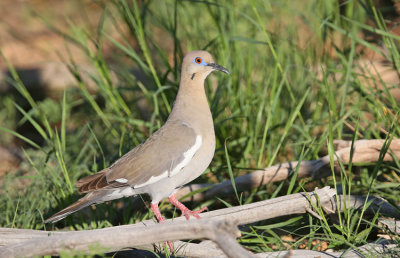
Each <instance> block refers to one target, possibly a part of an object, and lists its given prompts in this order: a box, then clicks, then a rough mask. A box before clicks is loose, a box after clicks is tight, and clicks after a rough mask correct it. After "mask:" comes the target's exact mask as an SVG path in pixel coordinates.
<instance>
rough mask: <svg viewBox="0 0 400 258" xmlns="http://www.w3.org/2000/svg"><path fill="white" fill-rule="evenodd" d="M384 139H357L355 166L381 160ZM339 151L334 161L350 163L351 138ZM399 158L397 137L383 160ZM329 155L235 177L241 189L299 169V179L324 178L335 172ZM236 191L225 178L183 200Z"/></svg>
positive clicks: (183, 192)
mask: <svg viewBox="0 0 400 258" xmlns="http://www.w3.org/2000/svg"><path fill="white" fill-rule="evenodd" d="M384 142H385V141H384V140H359V141H356V142H354V149H353V154H352V155H353V156H352V163H353V166H357V165H360V164H361V165H362V164H365V163H373V162H377V161H378V160H379V155H380V151H381V149H382V145H383V144H384ZM334 145H335V147H336V148H337V149H338V150H337V151H336V156H335V157H334V158H335V162H337V160H338V158H339V159H340V161H341V162H342V163H343V164H345V165H346V164H348V163H349V162H350V156H351V141H335V142H334ZM392 155H394V156H396V157H397V158H400V139H394V140H393V141H392V142H391V144H390V150H389V151H388V152H387V153H386V155H385V156H384V158H383V161H393V156H392ZM329 164H330V161H329V156H328V155H326V156H324V157H322V158H320V159H317V160H311V161H302V162H300V163H299V162H298V161H292V162H286V163H282V164H278V165H275V166H272V167H268V168H265V169H263V170H256V171H254V172H252V173H249V174H246V175H243V176H239V177H237V178H235V184H236V188H237V190H238V191H247V190H250V189H253V188H256V187H260V186H262V185H266V184H269V183H273V182H279V181H283V180H286V179H287V178H288V177H289V176H290V175H291V174H292V173H293V172H294V171H295V170H296V169H297V178H304V177H313V178H321V177H326V176H329V175H331V174H332V172H331V170H330V168H329ZM210 185H211V184H192V185H188V186H186V187H183V188H181V189H180V190H179V191H178V192H177V193H176V197H177V198H178V199H181V198H182V197H184V196H186V195H190V193H191V192H193V191H197V190H200V189H203V188H205V187H209V186H210ZM233 193H234V189H233V187H232V182H231V180H225V181H223V182H221V183H219V184H216V185H214V186H212V187H211V188H210V189H208V190H206V191H204V192H201V193H197V194H195V195H193V196H191V197H190V198H186V199H184V201H202V200H208V199H211V198H212V197H214V196H227V195H231V194H233Z"/></svg>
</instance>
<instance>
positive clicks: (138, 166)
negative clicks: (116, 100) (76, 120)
mask: <svg viewBox="0 0 400 258" xmlns="http://www.w3.org/2000/svg"><path fill="white" fill-rule="evenodd" d="M213 70H219V71H222V72H224V73H227V74H229V72H228V70H227V69H226V68H224V67H222V66H220V65H218V64H216V63H214V60H213V58H212V56H211V54H209V53H208V52H206V51H192V52H190V53H188V54H187V55H186V56H185V58H184V59H183V62H182V72H181V82H180V85H179V90H178V94H177V96H176V100H175V103H174V107H173V109H172V111H171V114H170V115H169V117H168V120H167V122H166V123H165V124H164V126H162V127H161V128H160V129H159V130H158V131H156V132H155V133H154V134H153V135H151V136H150V137H149V138H148V139H147V140H146V141H145V142H144V143H142V144H141V145H139V146H137V147H135V148H134V149H132V150H131V151H129V152H128V153H126V154H125V155H124V156H122V157H121V158H120V159H118V160H117V161H116V162H115V163H114V164H112V165H111V166H110V167H108V168H106V169H103V170H101V171H99V172H97V173H96V174H94V175H91V176H87V177H84V178H82V179H80V180H79V181H78V182H77V183H76V186H77V187H78V188H79V193H87V194H86V195H85V196H84V197H83V198H81V199H79V200H78V201H76V202H75V203H73V204H72V205H70V206H68V207H67V208H65V209H63V210H61V211H60V212H58V213H56V214H54V215H53V216H51V217H50V218H48V219H47V220H45V223H48V222H52V223H54V222H57V221H59V220H61V219H63V218H65V217H66V216H68V215H70V214H72V213H74V212H76V211H78V210H80V209H82V208H84V207H87V206H89V205H92V204H98V203H102V202H105V201H110V200H114V199H119V198H122V197H128V196H132V195H137V194H143V193H144V194H148V195H150V197H151V199H152V202H151V209H152V210H153V212H154V214H155V216H156V218H157V220H158V221H159V222H163V221H164V218H163V216H162V215H161V213H160V210H159V209H158V203H159V202H160V201H161V200H162V199H164V198H166V197H169V200H170V202H171V203H172V204H173V205H175V206H176V207H177V208H178V209H180V210H181V211H182V215H184V216H186V218H187V219H189V217H190V216H195V217H197V218H200V216H199V215H198V214H199V213H200V212H202V211H204V210H205V209H206V207H204V208H202V209H200V210H197V211H191V210H189V209H188V208H187V207H186V206H185V205H183V204H182V203H180V202H179V201H178V200H177V199H176V198H175V196H174V193H175V192H176V191H177V190H178V189H179V188H180V187H181V186H183V185H184V184H187V183H189V182H190V181H192V180H194V179H195V178H197V177H199V176H200V175H201V174H202V173H203V171H204V170H205V169H206V168H207V167H208V165H209V164H210V162H211V160H212V158H213V156H214V151H215V135H214V124H213V119H212V116H211V112H210V108H209V106H208V102H207V98H206V94H205V89H204V81H205V79H206V77H207V76H208V75H209V74H210V73H211V72H212V71H213Z"/></svg>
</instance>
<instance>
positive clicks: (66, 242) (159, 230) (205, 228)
mask: <svg viewBox="0 0 400 258" xmlns="http://www.w3.org/2000/svg"><path fill="white" fill-rule="evenodd" d="M6 232H7V231H6ZM8 233H10V231H9V230H8ZM46 234H47V236H45V237H43V236H40V237H38V238H35V239H33V240H29V241H22V242H19V243H15V244H12V245H8V246H5V247H1V248H0V256H1V257H27V256H35V255H39V256H42V255H49V254H50V255H55V254H59V253H60V252H61V251H62V250H75V251H84V252H88V251H90V247H91V246H93V245H95V244H96V245H100V246H101V247H104V248H107V249H111V250H120V249H123V248H126V247H140V246H142V245H148V244H149V243H154V242H162V241H167V240H175V239H192V238H208V239H211V240H212V241H214V242H215V243H217V245H218V246H219V248H221V249H222V250H223V252H224V253H225V254H226V255H227V256H228V257H237V258H240V257H252V256H253V255H252V254H251V253H250V252H248V251H247V250H245V249H244V248H243V247H241V246H240V245H239V244H238V243H237V241H236V238H235V237H238V236H240V231H239V230H238V229H237V227H236V225H235V223H234V222H232V220H224V221H223V220H194V221H179V222H174V223H171V222H169V223H163V224H160V225H150V226H146V227H144V226H142V227H130V225H128V226H118V227H112V228H104V229H96V230H83V231H74V232H58V233H57V234H52V232H46ZM111 236H112V237H111Z"/></svg>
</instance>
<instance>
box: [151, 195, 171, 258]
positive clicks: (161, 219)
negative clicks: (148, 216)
mask: <svg viewBox="0 0 400 258" xmlns="http://www.w3.org/2000/svg"><path fill="white" fill-rule="evenodd" d="M150 207H151V209H152V211H153V212H154V215H155V216H156V218H157V221H158V223H163V222H164V221H165V219H164V217H163V216H162V215H161V212H160V210H159V209H158V203H151V205H150ZM164 244H165V242H164ZM167 244H168V247H169V251H170V252H171V254H173V253H174V247H173V246H172V242H171V241H168V242H167Z"/></svg>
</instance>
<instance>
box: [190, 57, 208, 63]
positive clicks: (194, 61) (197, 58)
mask: <svg viewBox="0 0 400 258" xmlns="http://www.w3.org/2000/svg"><path fill="white" fill-rule="evenodd" d="M193 63H195V64H198V65H208V64H207V63H206V62H204V60H203V58H201V57H199V56H198V57H195V58H194V59H193Z"/></svg>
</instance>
